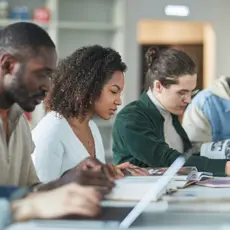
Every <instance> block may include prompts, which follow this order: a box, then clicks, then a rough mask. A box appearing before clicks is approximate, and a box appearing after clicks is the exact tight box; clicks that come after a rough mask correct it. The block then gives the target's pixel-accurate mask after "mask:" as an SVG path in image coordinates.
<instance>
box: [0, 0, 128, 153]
mask: <svg viewBox="0 0 230 230" xmlns="http://www.w3.org/2000/svg"><path fill="white" fill-rule="evenodd" d="M8 3H9V8H10V9H11V8H12V7H14V6H27V7H28V8H29V9H30V14H31V15H32V12H33V10H34V9H36V8H38V7H47V8H49V10H50V13H51V17H50V20H49V22H47V23H39V22H35V21H33V20H26V21H28V22H34V23H36V24H38V25H40V26H41V27H43V28H44V29H46V30H47V32H48V33H49V35H50V36H51V38H52V39H53V41H54V43H55V44H56V47H57V51H58V56H59V59H62V58H64V57H66V56H67V55H69V54H71V53H72V52H73V50H75V49H77V48H79V47H81V46H85V45H92V44H100V45H102V46H111V47H113V48H115V49H116V50H117V51H118V52H120V54H121V55H123V49H124V48H123V41H124V37H123V36H124V31H123V28H124V25H123V23H124V4H125V3H124V0H32V1H31V0H8ZM18 21H20V20H15V19H0V27H4V26H7V25H9V24H11V23H15V22H18ZM43 116H44V109H43V106H42V105H39V106H37V108H36V110H35V112H34V113H33V115H32V117H33V122H32V127H34V126H35V125H36V124H37V123H38V122H39V120H40V119H41V118H42V117H43ZM94 120H95V121H96V123H97V124H98V126H99V129H100V131H101V133H102V137H103V141H104V145H105V149H106V153H107V155H111V131H112V125H113V120H111V121H103V120H101V119H99V118H97V119H94Z"/></svg>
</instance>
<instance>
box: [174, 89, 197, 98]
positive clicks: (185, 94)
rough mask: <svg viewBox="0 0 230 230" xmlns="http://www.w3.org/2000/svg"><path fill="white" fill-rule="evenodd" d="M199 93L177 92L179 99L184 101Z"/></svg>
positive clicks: (195, 91)
mask: <svg viewBox="0 0 230 230" xmlns="http://www.w3.org/2000/svg"><path fill="white" fill-rule="evenodd" d="M198 92H199V89H197V90H194V91H190V92H177V94H178V95H179V96H180V98H181V99H183V100H185V99H188V98H192V97H194V96H195V95H196V94H197V93H198Z"/></svg>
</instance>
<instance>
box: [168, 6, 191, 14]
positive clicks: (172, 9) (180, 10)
mask: <svg viewBox="0 0 230 230" xmlns="http://www.w3.org/2000/svg"><path fill="white" fill-rule="evenodd" d="M189 13H190V11H189V8H188V7H187V6H181V5H167V6H166V7H165V14H166V15H168V16H179V17H186V16H188V15H189Z"/></svg>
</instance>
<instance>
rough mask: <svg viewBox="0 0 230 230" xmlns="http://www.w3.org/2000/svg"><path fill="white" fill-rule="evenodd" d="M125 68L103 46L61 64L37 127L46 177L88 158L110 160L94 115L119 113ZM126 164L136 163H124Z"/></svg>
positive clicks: (38, 164) (38, 156)
mask: <svg viewBox="0 0 230 230" xmlns="http://www.w3.org/2000/svg"><path fill="white" fill-rule="evenodd" d="M125 71H126V65H125V63H124V62H123V61H122V59H121V56H120V54H119V53H118V52H116V51H115V50H113V49H111V48H104V47H101V46H99V45H94V46H88V47H83V48H80V49H77V50H76V51H75V52H73V53H72V54H71V55H70V56H68V57H66V58H65V59H64V60H63V61H62V62H61V63H60V64H59V66H58V67H57V69H56V70H55V71H54V73H53V75H52V82H51V89H50V92H49V93H48V95H47V98H46V100H45V105H46V110H47V111H48V113H47V115H46V116H45V117H44V118H43V119H42V120H41V121H40V123H39V124H38V125H37V126H36V127H35V129H34V130H33V131H32V137H33V141H34V143H35V150H34V152H33V154H32V158H33V162H34V165H35V168H36V171H37V174H38V176H39V179H40V180H41V181H43V182H48V181H51V180H55V179H56V178H58V177H59V176H60V175H62V173H63V172H65V171H66V170H68V169H70V168H72V167H74V166H75V165H76V164H78V162H79V161H81V160H82V159H84V158H86V157H91V158H97V159H99V160H100V161H101V162H103V163H105V152H104V146H103V143H102V137H101V134H100V131H99V129H98V127H97V125H96V123H95V122H94V121H93V120H92V118H93V116H99V117H100V118H102V119H104V120H109V119H110V118H111V117H112V116H113V115H114V114H115V113H116V110H117V108H118V106H119V105H121V92H122V90H123V88H124V72H125ZM110 166H111V169H114V170H115V171H116V168H115V167H113V166H112V165H110ZM126 167H132V166H131V165H130V164H129V163H125V164H123V165H120V166H119V168H126ZM135 171H136V172H137V173H138V172H139V173H146V172H145V171H144V170H143V171H142V170H139V171H138V170H134V169H133V171H132V172H133V173H135ZM117 172H118V176H123V174H122V172H121V171H120V170H117Z"/></svg>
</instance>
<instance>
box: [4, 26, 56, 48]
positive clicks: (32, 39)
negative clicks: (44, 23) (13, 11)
mask: <svg viewBox="0 0 230 230" xmlns="http://www.w3.org/2000/svg"><path fill="white" fill-rule="evenodd" d="M41 47H46V48H55V44H54V42H53V41H52V39H51V38H50V36H49V34H48V33H47V32H46V31H45V30H44V29H43V28H41V27H40V26H38V25H36V24H34V23H30V22H17V23H13V24H10V25H8V26H6V27H5V28H3V29H1V31H0V52H1V51H3V50H7V49H12V50H14V51H19V52H22V51H23V50H25V49H30V51H33V52H37V51H38V50H39V49H40V48H41Z"/></svg>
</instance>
